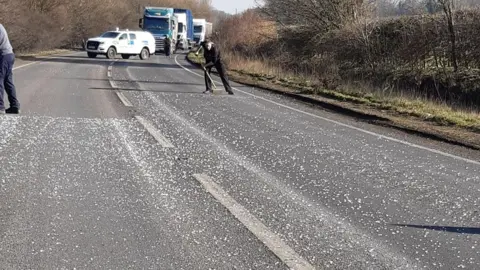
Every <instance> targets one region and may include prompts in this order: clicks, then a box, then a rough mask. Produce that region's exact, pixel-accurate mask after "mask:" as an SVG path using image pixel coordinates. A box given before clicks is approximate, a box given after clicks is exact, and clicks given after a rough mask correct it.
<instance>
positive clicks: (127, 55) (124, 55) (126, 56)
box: [122, 54, 130, 59]
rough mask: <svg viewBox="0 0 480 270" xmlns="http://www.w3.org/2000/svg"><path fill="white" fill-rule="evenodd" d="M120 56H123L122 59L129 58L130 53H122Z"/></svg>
mask: <svg viewBox="0 0 480 270" xmlns="http://www.w3.org/2000/svg"><path fill="white" fill-rule="evenodd" d="M122 58H123V59H129V58H130V55H129V54H122Z"/></svg>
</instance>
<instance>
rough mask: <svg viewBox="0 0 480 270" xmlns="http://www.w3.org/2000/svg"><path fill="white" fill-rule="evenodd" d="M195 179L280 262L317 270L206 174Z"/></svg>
mask: <svg viewBox="0 0 480 270" xmlns="http://www.w3.org/2000/svg"><path fill="white" fill-rule="evenodd" d="M193 177H194V178H195V179H196V180H197V181H198V182H200V183H201V184H202V185H203V187H204V188H205V189H206V190H207V191H208V193H210V194H211V195H212V196H213V197H214V198H215V199H217V201H219V202H220V203H221V204H222V205H223V206H224V207H225V208H227V210H228V211H229V212H230V213H232V215H234V216H235V218H237V219H238V220H239V221H240V222H241V223H242V224H243V225H244V226H245V227H247V229H248V230H249V231H250V232H251V233H253V234H254V235H255V236H256V237H257V238H258V239H259V240H260V241H262V242H263V243H264V244H265V245H266V246H267V247H268V248H269V249H270V250H271V251H272V252H273V253H274V254H275V255H276V256H277V257H278V258H279V259H280V260H282V261H283V262H284V263H285V264H286V265H287V266H288V267H290V268H291V269H302V270H303V269H315V268H314V267H313V266H312V265H311V264H310V263H309V262H307V261H306V260H305V259H304V258H302V257H301V256H300V255H299V254H298V253H296V252H295V251H294V250H293V249H292V248H291V247H290V246H288V245H287V244H286V243H285V242H284V241H282V239H281V238H280V237H279V236H278V235H276V234H275V233H274V232H272V231H271V230H270V229H268V227H267V226H265V225H264V224H263V223H262V222H261V221H260V220H258V219H257V218H256V217H255V216H254V215H252V214H251V213H250V212H248V210H247V209H246V208H245V207H243V206H242V205H241V204H239V203H238V202H237V201H235V199H233V198H232V197H231V196H230V195H228V193H227V192H226V191H224V190H223V189H222V188H221V187H220V186H219V185H217V184H216V183H215V182H214V181H213V180H212V179H211V178H210V177H209V176H207V175H205V174H194V175H193Z"/></svg>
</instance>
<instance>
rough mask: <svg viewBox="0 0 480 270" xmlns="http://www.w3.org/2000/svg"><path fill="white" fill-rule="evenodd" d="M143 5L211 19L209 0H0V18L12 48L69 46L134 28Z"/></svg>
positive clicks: (29, 49) (34, 48) (136, 26)
mask: <svg viewBox="0 0 480 270" xmlns="http://www.w3.org/2000/svg"><path fill="white" fill-rule="evenodd" d="M144 5H151V6H172V7H179V8H189V9H191V10H192V12H193V13H194V16H197V17H203V18H207V19H211V18H212V7H211V4H210V1H209V0H149V1H144V0H0V21H1V23H2V24H4V25H5V27H6V28H7V31H8V32H9V35H10V38H11V40H12V43H13V46H14V47H15V50H16V51H32V50H42V49H51V48H70V47H78V46H81V45H82V42H83V40H85V39H87V38H89V37H92V36H96V35H98V34H100V33H102V32H104V31H107V30H112V29H114V28H115V27H120V28H129V29H138V19H139V18H140V17H141V7H142V6H144Z"/></svg>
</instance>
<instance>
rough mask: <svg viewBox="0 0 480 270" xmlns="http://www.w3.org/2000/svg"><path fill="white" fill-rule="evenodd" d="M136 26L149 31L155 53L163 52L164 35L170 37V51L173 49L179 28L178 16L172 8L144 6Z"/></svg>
mask: <svg viewBox="0 0 480 270" xmlns="http://www.w3.org/2000/svg"><path fill="white" fill-rule="evenodd" d="M138 26H139V27H140V28H141V29H142V30H144V31H147V32H150V33H151V34H152V35H153V37H154V38H155V53H158V52H165V37H169V38H170V42H171V44H170V51H171V52H173V51H175V44H176V41H177V37H178V31H179V29H178V18H177V16H176V15H175V13H174V9H173V8H168V7H145V8H144V10H143V18H141V19H140V20H139V21H138Z"/></svg>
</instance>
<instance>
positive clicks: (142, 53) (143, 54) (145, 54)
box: [140, 48, 150, 60]
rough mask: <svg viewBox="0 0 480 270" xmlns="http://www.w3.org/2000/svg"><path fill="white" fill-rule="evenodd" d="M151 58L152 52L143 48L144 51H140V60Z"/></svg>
mask: <svg viewBox="0 0 480 270" xmlns="http://www.w3.org/2000/svg"><path fill="white" fill-rule="evenodd" d="M149 56H150V52H149V51H148V49H147V48H143V49H142V51H140V59H142V60H146V59H148V57H149Z"/></svg>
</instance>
